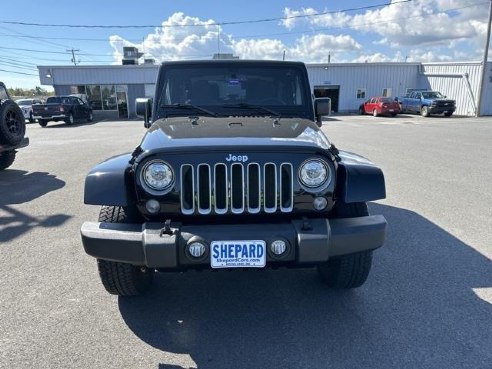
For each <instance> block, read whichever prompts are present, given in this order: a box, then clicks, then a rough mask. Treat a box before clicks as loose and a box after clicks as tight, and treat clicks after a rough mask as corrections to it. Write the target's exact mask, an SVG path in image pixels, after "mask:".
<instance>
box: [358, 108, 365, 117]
mask: <svg viewBox="0 0 492 369" xmlns="http://www.w3.org/2000/svg"><path fill="white" fill-rule="evenodd" d="M359 114H360V115H364V114H365V111H364V107H363V106H360V107H359Z"/></svg>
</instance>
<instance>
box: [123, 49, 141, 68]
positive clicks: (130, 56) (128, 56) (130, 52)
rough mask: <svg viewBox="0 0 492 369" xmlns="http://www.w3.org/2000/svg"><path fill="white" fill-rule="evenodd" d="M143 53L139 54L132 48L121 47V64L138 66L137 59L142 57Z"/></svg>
mask: <svg viewBox="0 0 492 369" xmlns="http://www.w3.org/2000/svg"><path fill="white" fill-rule="evenodd" d="M142 55H143V53H139V52H138V49H137V48H136V47H134V46H125V47H123V59H122V60H121V63H122V64H123V65H129V64H135V65H136V64H138V59H139V58H140V57H142Z"/></svg>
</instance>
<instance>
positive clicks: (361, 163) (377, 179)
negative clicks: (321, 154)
mask: <svg viewBox="0 0 492 369" xmlns="http://www.w3.org/2000/svg"><path fill="white" fill-rule="evenodd" d="M339 157H340V161H339V162H338V169H337V177H338V180H337V183H338V186H337V189H336V194H337V198H338V199H339V200H341V201H343V202H345V203H351V202H365V201H373V200H379V199H384V198H385V197H386V187H385V182H384V174H383V171H382V170H381V169H380V168H379V167H377V166H376V165H375V164H374V163H372V162H371V161H370V160H368V159H366V158H364V157H363V156H360V155H357V154H353V153H350V152H346V151H340V152H339Z"/></svg>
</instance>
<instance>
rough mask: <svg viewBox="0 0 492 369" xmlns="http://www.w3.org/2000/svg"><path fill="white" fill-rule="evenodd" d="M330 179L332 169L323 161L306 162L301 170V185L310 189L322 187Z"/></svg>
mask: <svg viewBox="0 0 492 369" xmlns="http://www.w3.org/2000/svg"><path fill="white" fill-rule="evenodd" d="M329 178H330V168H329V167H328V165H327V164H325V163H324V162H323V161H321V160H317V159H311V160H307V161H305V162H304V163H303V164H302V165H301V168H300V170H299V179H300V180H301V183H302V184H303V185H304V186H306V187H309V188H314V187H320V186H322V185H323V184H325V183H326V182H327V180H329Z"/></svg>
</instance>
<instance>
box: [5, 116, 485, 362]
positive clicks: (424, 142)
mask: <svg viewBox="0 0 492 369" xmlns="http://www.w3.org/2000/svg"><path fill="white" fill-rule="evenodd" d="M323 130H324V131H325V132H326V133H327V134H328V136H329V137H330V138H331V139H332V140H333V141H334V142H335V143H336V145H337V146H338V147H339V148H341V149H344V150H348V151H354V152H357V153H359V154H362V155H364V156H367V157H368V158H370V159H371V160H373V161H374V162H376V163H378V164H379V165H380V166H381V167H382V168H383V170H384V172H385V176H386V182H387V195H388V196H387V199H386V200H384V201H380V202H377V203H372V204H371V205H370V210H371V212H372V213H381V214H383V215H384V216H385V217H386V218H387V220H388V223H389V233H388V238H387V242H386V245H385V246H384V247H383V248H381V249H380V250H378V251H377V252H376V253H375V259H374V266H373V270H372V274H371V275H370V276H369V280H368V281H367V283H366V284H365V285H364V286H363V287H361V288H360V289H357V290H355V291H350V292H336V291H330V290H327V289H326V288H325V287H324V286H323V285H322V284H321V283H320V282H319V281H318V279H317V275H316V273H315V270H314V269H306V270H278V271H270V270H266V271H259V272H240V271H238V272H236V271H234V272H219V273H211V272H202V273H197V272H188V273H181V274H160V275H158V276H157V279H156V283H155V285H154V288H153V290H152V291H151V293H150V294H148V295H146V296H144V297H141V298H134V299H123V298H118V297H114V296H110V295H108V294H107V293H106V292H105V291H104V289H103V287H102V285H101V283H100V281H99V277H98V274H97V270H96V264H95V260H94V259H93V258H91V257H89V256H87V255H86V254H85V253H84V251H83V248H82V245H81V241H80V236H79V228H80V225H81V224H82V222H83V221H85V220H95V219H96V218H97V215H98V212H99V208H98V207H94V206H86V205H84V204H83V184H84V177H85V175H86V173H87V172H88V171H89V170H90V168H91V167H93V166H94V165H95V164H96V163H98V162H100V161H102V160H104V159H106V158H107V157H110V156H113V155H117V154H119V153H122V152H127V151H131V150H132V149H133V148H134V147H135V146H136V145H137V144H138V143H139V142H140V139H141V137H142V135H143V133H144V131H145V130H144V128H143V123H142V122H140V121H125V122H96V123H93V124H79V125H74V126H71V127H68V126H65V125H64V124H62V123H50V124H49V125H48V127H46V128H41V127H39V126H38V125H37V124H30V125H28V127H27V134H28V136H29V137H30V140H31V145H30V146H29V147H27V148H25V149H22V150H21V151H20V152H19V153H18V158H17V160H16V162H15V163H14V165H13V166H12V167H11V168H9V169H8V170H5V171H3V172H0V271H1V278H0V296H1V298H0V332H1V333H0V368H9V369H10V368H15V369H17V368H36V369H41V368H104V369H107V368H153V369H171V368H174V369H176V368H195V367H198V368H229V369H230V368H282V369H286V368H292V369H299V368H388V369H394V368H412V369H413V368H460V369H463V368H473V369H478V368H484V369H485V368H488V369H490V368H491V367H492V349H491V348H492V263H491V260H492V231H491V230H492V210H491V205H490V204H492V192H491V189H490V185H491V184H492V174H491V173H492V147H491V144H492V117H486V118H459V117H451V118H442V117H433V118H422V117H420V116H411V115H400V116H397V117H396V118H384V117H378V118H374V117H372V116H356V115H354V116H333V117H331V118H330V119H329V120H327V121H325V123H324V125H323Z"/></svg>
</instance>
